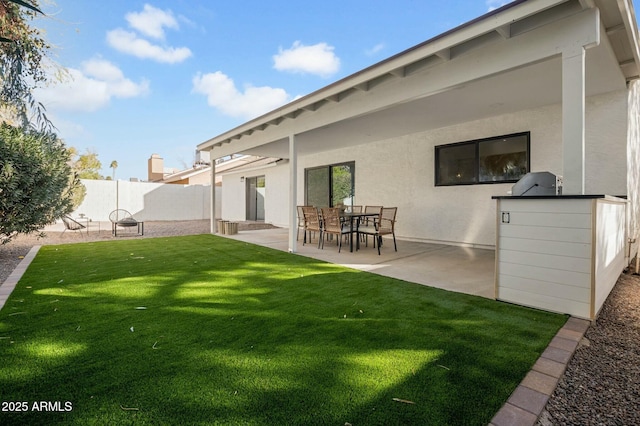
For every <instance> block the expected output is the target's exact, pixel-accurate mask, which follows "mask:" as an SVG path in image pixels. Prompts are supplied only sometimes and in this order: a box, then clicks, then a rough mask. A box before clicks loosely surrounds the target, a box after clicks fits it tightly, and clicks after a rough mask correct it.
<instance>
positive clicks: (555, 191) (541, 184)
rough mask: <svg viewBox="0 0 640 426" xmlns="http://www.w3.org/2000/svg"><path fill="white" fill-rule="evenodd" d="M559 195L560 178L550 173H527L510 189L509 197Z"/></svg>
mask: <svg viewBox="0 0 640 426" xmlns="http://www.w3.org/2000/svg"><path fill="white" fill-rule="evenodd" d="M561 194H562V178H561V177H559V176H556V175H554V174H553V173H550V172H531V173H527V174H526V175H524V176H523V177H522V178H521V179H520V180H519V181H518V182H516V184H515V185H513V187H512V188H511V195H512V196H516V197H522V196H535V195H538V196H540V195H561Z"/></svg>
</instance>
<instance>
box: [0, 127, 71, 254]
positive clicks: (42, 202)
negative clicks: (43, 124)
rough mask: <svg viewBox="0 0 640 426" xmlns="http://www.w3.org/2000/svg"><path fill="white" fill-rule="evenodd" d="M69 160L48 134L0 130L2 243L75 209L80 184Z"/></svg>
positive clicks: (0, 232) (66, 151) (7, 129)
mask: <svg viewBox="0 0 640 426" xmlns="http://www.w3.org/2000/svg"><path fill="white" fill-rule="evenodd" d="M69 160H70V158H69V151H68V150H67V148H66V147H65V146H64V143H63V142H62V140H60V139H58V137H57V136H56V135H55V134H54V133H52V132H49V131H38V130H35V129H24V128H18V127H14V126H10V125H8V124H6V123H4V124H2V125H1V126H0V217H1V218H2V220H1V221H0V243H1V244H6V243H8V242H9V241H11V239H12V238H14V237H15V236H16V235H18V234H21V233H24V234H29V233H33V232H36V231H38V230H39V229H42V227H44V226H45V225H47V224H50V223H53V222H54V221H55V220H56V219H57V218H59V217H62V216H63V215H65V214H69V213H70V212H71V211H72V210H73V202H74V200H73V197H74V194H75V193H77V191H78V188H79V186H80V185H81V184H80V181H79V179H78V177H77V175H75V174H74V173H72V170H71V167H70V165H69ZM40 235H42V233H40Z"/></svg>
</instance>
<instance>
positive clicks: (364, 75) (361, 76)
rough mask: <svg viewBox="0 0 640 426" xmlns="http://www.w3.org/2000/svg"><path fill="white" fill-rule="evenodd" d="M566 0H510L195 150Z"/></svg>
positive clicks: (444, 57)
mask: <svg viewBox="0 0 640 426" xmlns="http://www.w3.org/2000/svg"><path fill="white" fill-rule="evenodd" d="M569 1H570V0H540V1H530V0H516V1H513V2H511V3H509V4H507V5H505V6H502V7H500V8H498V9H495V10H493V11H490V12H488V13H486V14H484V15H482V16H480V17H478V18H476V19H474V20H472V21H469V22H466V23H464V24H462V25H460V26H458V27H456V28H453V29H451V30H449V31H446V32H444V33H441V34H439V35H437V36H435V37H433V38H431V39H429V40H427V41H425V42H422V43H420V44H418V45H416V46H413V47H411V48H409V49H406V50H404V51H402V52H400V53H398V54H396V55H394V56H391V57H389V58H387V59H385V60H383V61H381V62H378V63H376V64H374V65H372V66H370V67H367V68H365V69H363V70H361V71H358V72H356V73H354V74H352V75H350V76H347V77H345V78H343V79H341V80H338V81H336V82H335V83H332V84H329V85H328V86H325V87H323V88H322V89H319V90H317V91H315V92H312V93H310V94H308V95H306V96H303V97H301V98H299V99H297V100H295V101H292V102H290V103H288V104H286V105H284V106H282V107H280V108H277V109H275V110H273V111H270V112H268V113H266V114H264V115H261V116H259V117H257V118H254V119H252V120H250V121H248V122H246V123H244V124H242V125H240V126H238V127H235V128H233V129H231V130H229V131H227V132H224V133H222V134H220V135H218V136H215V137H213V138H211V139H209V140H207V141H205V142H202V143H200V144H199V145H198V146H197V150H199V151H208V150H213V149H215V148H216V147H221V146H224V145H226V144H229V143H232V142H234V141H236V140H239V139H242V138H243V137H244V136H248V135H252V134H254V133H255V132H260V131H264V130H265V129H266V128H268V127H269V126H278V125H281V124H282V123H284V122H286V121H287V120H295V119H296V118H297V117H298V116H300V115H304V114H307V113H312V112H315V111H317V110H318V109H320V108H322V106H323V105H324V104H326V103H335V102H340V101H341V100H342V99H343V98H345V97H347V96H349V94H350V93H352V92H357V91H368V90H370V89H371V88H372V87H374V86H375V84H376V83H377V82H378V81H379V80H381V79H385V78H404V77H405V76H406V75H407V72H415V71H416V69H414V68H415V67H417V68H420V67H421V66H430V65H431V64H432V63H434V62H435V63H441V62H447V61H449V60H451V59H452V52H453V51H454V50H453V49H454V48H455V47H457V46H461V45H463V44H466V43H469V42H472V41H473V40H475V39H479V38H481V37H486V36H487V34H491V33H495V34H497V35H499V36H500V37H508V36H509V35H510V32H509V30H508V29H509V28H511V26H512V25H513V24H514V23H515V22H519V21H522V20H523V19H525V18H527V17H530V16H533V15H535V14H537V13H540V12H542V11H545V10H547V9H550V8H552V7H554V6H557V5H560V4H563V3H568V2H569ZM621 1H626V0H621ZM412 66H413V67H414V68H412Z"/></svg>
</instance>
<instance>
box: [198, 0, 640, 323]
mask: <svg viewBox="0 0 640 426" xmlns="http://www.w3.org/2000/svg"><path fill="white" fill-rule="evenodd" d="M639 64H640V53H639V49H638V28H637V23H636V18H635V12H634V10H633V6H632V3H631V0H618V1H611V0H528V1H524V0H520V1H517V0H516V1H514V2H511V3H509V4H508V5H506V6H504V7H501V8H499V9H496V10H494V11H492V12H490V13H487V14H485V15H483V16H481V17H479V18H477V19H475V20H473V21H471V22H468V23H466V24H463V25H461V26H459V27H457V28H455V29H453V30H451V31H448V32H446V33H444V34H441V35H439V36H437V37H435V38H433V39H431V40H428V41H426V42H424V43H421V44H419V45H417V46H414V47H412V48H410V49H408V50H406V51H404V52H401V53H399V54H397V55H395V56H393V57H391V58H389V59H386V60H384V61H382V62H380V63H377V64H375V65H373V66H371V67H368V68H366V69H363V70H361V71H359V72H357V73H355V74H353V75H351V76H349V77H346V78H344V79H342V80H340V81H337V82H335V83H333V84H330V85H329V86H326V87H324V88H322V89H320V90H318V91H316V92H314V93H311V94H309V95H307V96H305V97H303V98H300V99H297V100H295V101H293V102H291V103H289V104H287V105H285V106H283V107H281V108H279V109H277V110H274V111H272V112H269V113H267V114H265V115H263V116H261V117H258V118H256V119H254V120H251V121H249V122H247V123H245V124H242V125H240V126H238V127H236V128H234V129H232V130H230V131H228V132H225V133H223V134H221V135H218V136H215V137H213V138H212V139H210V140H208V141H206V142H203V143H201V144H199V145H198V147H197V149H198V150H199V151H209V152H210V156H211V158H213V159H215V158H224V157H227V156H229V155H233V154H247V155H257V156H268V157H274V158H282V159H283V160H282V161H280V162H278V163H273V164H271V165H270V167H265V168H262V169H260V170H255V171H254V172H253V173H251V174H248V173H244V172H243V173H234V172H232V171H226V172H225V173H224V176H223V182H224V185H223V190H222V216H223V217H225V218H226V219H230V220H244V219H245V218H246V213H247V211H248V208H247V205H248V204H247V203H248V202H249V201H248V200H250V199H251V197H248V196H247V195H246V194H247V191H251V187H250V186H249V185H248V184H247V179H249V178H251V179H253V178H256V179H260V180H261V182H264V220H265V221H266V222H271V223H273V224H275V225H282V226H288V227H289V246H290V250H291V251H295V250H296V244H297V243H296V238H295V237H296V205H300V204H313V205H320V206H321V205H330V204H334V203H335V202H336V200H337V199H341V198H342V199H347V200H351V199H353V203H354V204H358V205H367V204H372V205H385V206H397V207H398V223H397V228H396V234H397V235H398V237H399V238H404V239H410V240H417V241H424V242H439V243H446V244H458V245H467V246H473V247H480V248H491V249H493V248H495V247H496V235H497V228H498V227H497V224H498V220H497V216H498V214H497V213H498V211H497V203H498V202H499V201H496V200H495V199H492V197H493V196H504V195H507V194H508V192H509V191H510V189H511V187H512V186H513V184H514V183H515V182H516V181H517V180H518V179H519V178H520V177H522V176H523V175H524V174H525V173H527V172H529V171H534V172H537V171H550V172H552V173H554V174H556V175H560V176H562V178H563V194H564V195H565V196H566V195H574V196H584V195H590V194H608V195H615V196H625V197H627V198H628V199H629V206H628V207H625V209H626V210H625V211H626V213H625V214H626V217H627V218H629V224H628V225H627V224H623V225H624V226H623V227H624V228H625V229H626V231H625V232H626V235H625V236H624V238H626V240H624V241H623V242H622V244H623V246H625V247H626V244H625V242H626V241H627V240H632V239H633V238H635V237H637V236H638V235H637V234H638V232H637V222H638V220H637V218H638V213H637V212H638V191H639V185H638V182H639V179H638V174H639V173H640V147H639V140H638V139H639V133H638V132H639V130H640V129H639V126H638V120H639V119H638V111H639V108H638V103H639V95H638V89H637V84H636V80H637V79H638V77H639ZM216 173H217V166H216ZM345 174H346V175H347V176H348V177H350V181H351V188H350V191H347V192H350V193H349V194H347V193H346V192H345V193H344V194H340V195H339V197H338V198H336V194H332V191H334V188H335V187H336V185H335V183H336V182H335V179H336V177H337V176H340V179H344V176H345ZM565 198H566V197H565ZM219 201H220V200H215V197H213V201H212V204H215V203H217V202H219ZM618 201H619V200H618ZM622 203H623V205H624V202H622ZM623 216H624V215H623ZM594 221H595V219H594ZM594 223H595V222H594ZM213 226H215V222H212V227H213ZM613 228H615V229H618V228H619V226H617V225H616V226H615V227H612V229H613ZM593 232H595V230H594V231H593ZM616 244H617V245H616V247H617V248H616V250H618V251H619V244H618V243H616ZM595 251H596V248H594V249H593V252H595ZM618 251H616V253H615V256H618V254H619V253H618ZM622 251H625V249H624V248H623V250H622ZM496 257H497V258H498V259H500V252H498V254H497V256H496ZM592 263H593V262H592ZM609 264H610V263H607V265H609ZM615 265H616V270H617V269H618V268H619V263H618V262H616V263H615ZM618 274H619V271H618ZM592 275H593V274H592ZM613 275H615V274H613ZM616 277H617V275H616ZM496 279H497V281H499V277H497V278H496ZM589 279H592V280H595V278H589ZM497 293H499V291H498V290H497ZM607 294H608V293H607ZM497 297H498V298H501V296H500V294H497ZM592 310H593V309H592ZM596 310H597V309H596ZM581 316H587V315H581Z"/></svg>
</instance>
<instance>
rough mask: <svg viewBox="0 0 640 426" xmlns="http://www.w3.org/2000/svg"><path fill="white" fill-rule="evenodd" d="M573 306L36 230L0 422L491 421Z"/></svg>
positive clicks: (230, 252) (196, 243) (275, 258)
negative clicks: (51, 241)
mask: <svg viewBox="0 0 640 426" xmlns="http://www.w3.org/2000/svg"><path fill="white" fill-rule="evenodd" d="M565 321H566V317H565V316H562V315H555V314H550V313H545V312H540V311H536V310H532V309H526V308H521V307H517V306H513V305H508V304H504V303H499V302H495V301H491V300H487V299H483V298H479V297H473V296H468V295H462V294H457V293H450V292H446V291H442V290H438V289H433V288H429V287H424V286H421V285H417V284H413V283H408V282H405V281H400V280H395V279H391V278H386V277H381V276H377V275H373V274H370V273H366V272H361V271H355V270H351V269H347V268H344V267H341V266H336V265H332V264H328V263H323V262H320V261H317V260H313V259H309V258H305V257H301V256H296V255H291V254H288V253H284V252H280V251H275V250H271V249H268V248H264V247H260V246H255V245H251V244H246V243H242V242H237V241H233V240H228V239H224V238H219V237H215V236H211V235H199V236H189V237H173V238H157V239H139V240H120V241H109V242H98V243H84V244H69V245H62V246H44V247H43V248H42V249H41V250H40V252H39V254H38V256H37V257H36V259H35V260H34V261H33V263H32V264H31V266H30V267H29V269H28V271H27V272H26V274H25V275H24V277H23V278H22V280H21V281H20V283H19V284H18V286H17V288H16V289H15V291H14V293H13V294H12V295H11V297H10V299H9V300H8V301H7V304H6V305H5V307H4V308H3V309H2V311H0V403H2V411H0V424H5V425H6V424H44V423H47V424H54V423H60V424H78V425H87V424H99V425H104V424H129V423H131V424H154V425H157V424H233V425H236V424H242V425H298V424H299V425H310V424H326V425H339V426H342V425H344V424H345V423H351V424H353V425H354V426H355V425H394V424H420V425H423V424H424V425H426V424H429V425H432V424H433V425H437V424H441V425H451V424H469V425H476V424H477V425H486V424H487V423H488V422H489V421H490V420H491V418H492V417H493V415H494V414H495V413H496V412H497V410H498V409H499V408H500V407H501V406H502V404H503V403H504V402H505V401H506V399H507V398H508V396H509V395H510V393H511V392H512V391H513V390H514V389H515V387H516V386H517V385H518V383H519V382H520V381H521V380H522V378H523V377H524V376H525V374H526V373H527V372H528V371H529V369H530V367H531V366H532V365H533V363H534V362H535V360H536V359H537V358H538V356H539V355H540V353H541V352H542V351H543V350H544V349H545V348H546V346H547V344H548V343H549V341H550V339H551V338H552V337H553V336H554V335H555V333H556V332H557V330H558V329H559V328H560V327H561V326H562V325H563V324H564V322H565ZM41 401H45V402H50V404H48V406H42V407H41V405H40V402H41ZM14 402H26V403H27V404H26V406H27V408H28V412H27V413H15V412H7V410H11V411H15V409H17V408H20V407H21V406H22V405H21V404H11V403H14ZM34 403H35V405H36V406H35V407H34ZM34 408H45V409H48V410H49V411H35V410H34ZM51 410H56V411H53V412H52V411H51ZM65 410H70V411H65Z"/></svg>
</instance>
